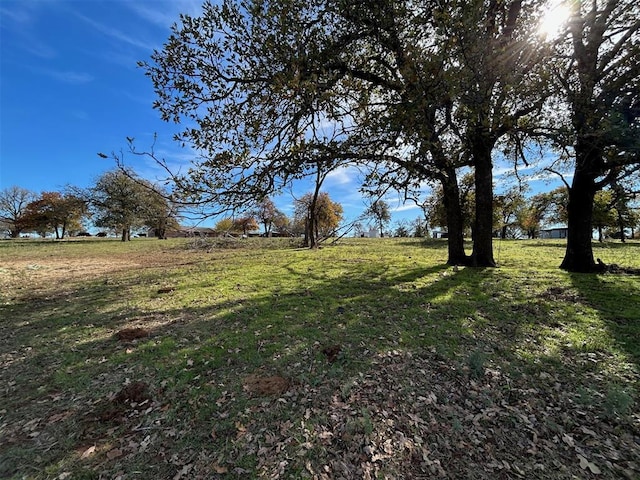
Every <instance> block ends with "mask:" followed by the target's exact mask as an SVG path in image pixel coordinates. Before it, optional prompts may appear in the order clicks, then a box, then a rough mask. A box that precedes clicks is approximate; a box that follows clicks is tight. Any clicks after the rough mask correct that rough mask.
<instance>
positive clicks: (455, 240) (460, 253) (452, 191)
mask: <svg viewBox="0 0 640 480" xmlns="http://www.w3.org/2000/svg"><path fill="white" fill-rule="evenodd" d="M440 183H441V184H442V192H443V201H444V208H445V212H446V215H447V231H448V234H449V236H448V237H447V248H448V259H447V264H449V265H468V264H469V257H467V255H466V253H465V252H464V220H463V218H462V208H461V207H460V190H459V188H458V181H457V178H456V175H455V170H454V169H451V171H450V172H449V174H448V175H446V176H443V177H442V178H441V179H440Z"/></svg>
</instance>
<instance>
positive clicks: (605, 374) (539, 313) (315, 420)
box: [0, 239, 640, 480]
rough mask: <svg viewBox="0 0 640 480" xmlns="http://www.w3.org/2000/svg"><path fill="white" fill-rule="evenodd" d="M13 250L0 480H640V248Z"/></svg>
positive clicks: (407, 245)
mask: <svg viewBox="0 0 640 480" xmlns="http://www.w3.org/2000/svg"><path fill="white" fill-rule="evenodd" d="M594 248H595V251H596V256H597V257H600V258H602V260H603V261H604V262H605V263H608V264H617V265H619V266H620V267H621V268H620V269H618V270H617V271H614V272H611V273H606V274H600V275H585V274H571V273H567V272H564V271H561V270H559V269H558V268H557V266H558V265H559V264H560V261H561V259H562V256H563V254H564V244H562V243H559V242H554V241H550V240H547V241H537V240H530V241H502V242H500V241H496V243H495V256H496V260H497V261H498V262H499V264H500V268H498V269H471V268H453V267H448V266H446V265H445V264H444V262H445V260H446V243H445V242H444V241H437V240H429V241H422V240H419V239H344V240H341V241H340V242H338V243H337V244H335V245H326V246H325V247H324V248H322V249H320V250H318V251H309V250H306V249H302V248H297V246H296V245H294V244H292V243H291V242H290V241H289V240H285V239H273V240H269V239H255V240H244V241H241V240H229V241H225V242H221V241H218V242H216V243H206V242H204V241H199V242H195V241H193V240H188V239H177V240H169V241H158V240H152V239H136V240H134V241H132V242H130V243H121V242H119V241H112V240H95V239H88V240H82V241H62V242H53V241H34V240H31V241H3V242H0V337H1V338H2V340H1V342H0V478H3V479H4V478H8V479H9V478H10V479H61V480H62V479H72V480H76V479H123V480H124V479H154V480H162V479H174V480H178V479H185V480H186V479H215V478H221V479H223V478H224V479H226V478H229V479H232V478H238V479H251V478H265V479H275V478H284V479H305V478H308V479H361V478H362V479H385V478H388V479H402V478H404V479H430V478H449V479H548V478H553V479H577V478H580V479H583V478H587V479H588V478H598V479H600V478H602V479H614V478H615V479H617V478H628V479H637V478H640V408H639V407H638V406H639V401H640V400H639V397H638V395H639V393H640V374H639V367H640V275H639V274H638V272H640V243H638V242H635V243H634V242H629V243H627V244H626V245H622V244H620V243H605V244H602V245H595V246H594Z"/></svg>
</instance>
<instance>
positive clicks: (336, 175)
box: [326, 167, 360, 186]
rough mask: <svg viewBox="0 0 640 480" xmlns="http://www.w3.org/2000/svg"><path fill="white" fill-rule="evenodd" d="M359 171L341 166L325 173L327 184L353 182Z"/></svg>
mask: <svg viewBox="0 0 640 480" xmlns="http://www.w3.org/2000/svg"><path fill="white" fill-rule="evenodd" d="M359 175H360V172H359V171H358V170H357V169H356V168H353V167H341V168H338V169H336V170H334V171H332V172H331V173H329V174H328V175H327V179H326V183H327V185H328V186H329V185H334V186H335V185H347V184H352V183H355V181H356V180H357V178H358V176H359Z"/></svg>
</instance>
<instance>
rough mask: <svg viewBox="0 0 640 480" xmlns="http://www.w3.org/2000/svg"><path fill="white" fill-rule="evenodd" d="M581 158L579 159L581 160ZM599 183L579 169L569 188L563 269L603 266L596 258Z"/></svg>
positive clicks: (577, 270)
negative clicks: (595, 210)
mask: <svg viewBox="0 0 640 480" xmlns="http://www.w3.org/2000/svg"><path fill="white" fill-rule="evenodd" d="M578 161H579V160H578ZM595 194H596V186H595V181H594V179H593V176H592V175H591V174H590V173H588V172H585V169H580V168H576V170H575V175H574V177H573V183H572V184H571V188H570V189H569V203H568V205H567V219H568V221H567V227H568V233H567V249H566V252H565V255H564V259H563V260H562V264H561V265H560V268H562V269H563V270H567V271H569V272H582V273H586V272H594V271H597V270H599V269H600V268H601V267H599V266H597V265H596V262H595V260H594V258H593V247H592V243H591V242H592V235H593V223H592V221H593V198H594V197H595Z"/></svg>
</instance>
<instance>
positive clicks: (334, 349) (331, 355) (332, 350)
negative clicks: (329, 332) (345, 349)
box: [322, 344, 342, 363]
mask: <svg viewBox="0 0 640 480" xmlns="http://www.w3.org/2000/svg"><path fill="white" fill-rule="evenodd" d="M341 351H342V345H339V344H338V345H330V346H328V347H324V348H323V349H322V353H323V354H324V356H325V357H327V362H329V363H335V361H336V360H337V359H338V355H340V352H341Z"/></svg>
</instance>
